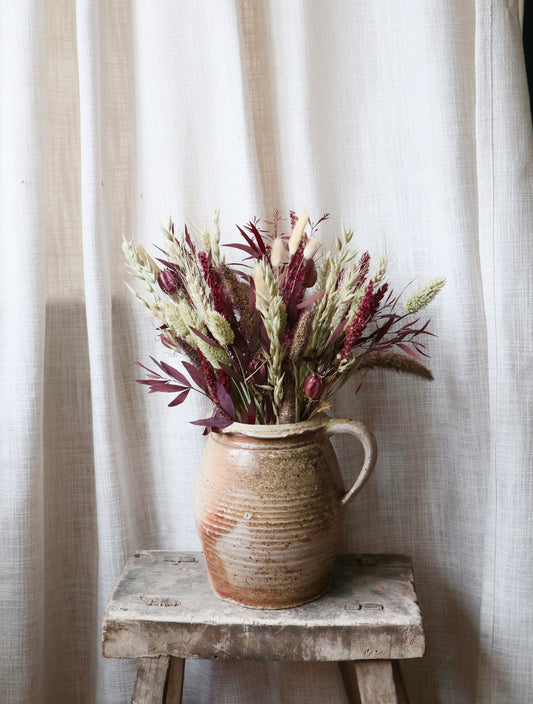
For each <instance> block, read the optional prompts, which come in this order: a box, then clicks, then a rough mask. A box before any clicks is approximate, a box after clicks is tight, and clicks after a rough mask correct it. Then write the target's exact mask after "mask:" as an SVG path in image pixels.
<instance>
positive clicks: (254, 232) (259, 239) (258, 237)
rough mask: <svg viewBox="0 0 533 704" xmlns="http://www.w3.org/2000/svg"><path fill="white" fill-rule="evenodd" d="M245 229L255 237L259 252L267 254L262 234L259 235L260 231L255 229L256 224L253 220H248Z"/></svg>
mask: <svg viewBox="0 0 533 704" xmlns="http://www.w3.org/2000/svg"><path fill="white" fill-rule="evenodd" d="M246 229H247V230H248V232H251V233H252V235H253V236H254V237H255V240H256V242H257V246H258V247H259V249H260V251H261V254H267V248H266V245H265V240H264V239H263V236H262V235H261V233H260V232H259V230H258V229H257V226H256V224H255V223H254V222H250V223H248V225H247V226H246Z"/></svg>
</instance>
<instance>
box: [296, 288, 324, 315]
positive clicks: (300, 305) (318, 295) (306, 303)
mask: <svg viewBox="0 0 533 704" xmlns="http://www.w3.org/2000/svg"><path fill="white" fill-rule="evenodd" d="M324 293H325V291H318V293H315V294H314V295H313V296H311V297H310V298H306V299H305V300H304V301H302V302H301V303H298V305H297V306H296V308H297V309H298V310H301V309H302V308H307V307H308V306H312V305H313V303H315V302H316V301H318V300H319V299H320V298H322V296H323V295H324Z"/></svg>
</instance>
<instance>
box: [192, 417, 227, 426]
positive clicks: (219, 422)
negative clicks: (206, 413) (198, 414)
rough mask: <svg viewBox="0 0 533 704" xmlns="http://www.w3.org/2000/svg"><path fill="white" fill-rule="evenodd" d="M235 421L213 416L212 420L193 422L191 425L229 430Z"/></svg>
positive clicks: (204, 419)
mask: <svg viewBox="0 0 533 704" xmlns="http://www.w3.org/2000/svg"><path fill="white" fill-rule="evenodd" d="M233 422H234V421H232V420H230V419H229V418H222V417H221V416H211V418H200V419H199V420H191V421H190V423H191V425H205V426H206V427H207V428H227V427H228V425H231V424H232V423H233Z"/></svg>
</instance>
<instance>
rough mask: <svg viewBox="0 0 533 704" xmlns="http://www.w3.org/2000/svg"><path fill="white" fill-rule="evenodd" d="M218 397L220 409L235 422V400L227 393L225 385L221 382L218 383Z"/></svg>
mask: <svg viewBox="0 0 533 704" xmlns="http://www.w3.org/2000/svg"><path fill="white" fill-rule="evenodd" d="M217 396H218V403H219V406H220V408H221V409H222V410H223V411H224V413H225V414H226V415H228V416H229V417H230V418H233V420H235V406H234V405H233V399H232V398H231V396H230V395H229V393H228V392H227V391H226V389H225V387H224V384H223V383H222V382H221V381H219V382H218V383H217Z"/></svg>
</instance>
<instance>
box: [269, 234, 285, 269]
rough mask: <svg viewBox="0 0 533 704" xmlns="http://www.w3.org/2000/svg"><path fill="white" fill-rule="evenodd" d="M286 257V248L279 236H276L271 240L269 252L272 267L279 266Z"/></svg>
mask: <svg viewBox="0 0 533 704" xmlns="http://www.w3.org/2000/svg"><path fill="white" fill-rule="evenodd" d="M286 259H287V250H286V249H285V245H284V244H283V240H282V239H281V237H276V239H275V240H274V242H272V250H271V252H270V263H271V264H272V266H273V267H278V266H281V265H282V264H284V263H285V261H286Z"/></svg>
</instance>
